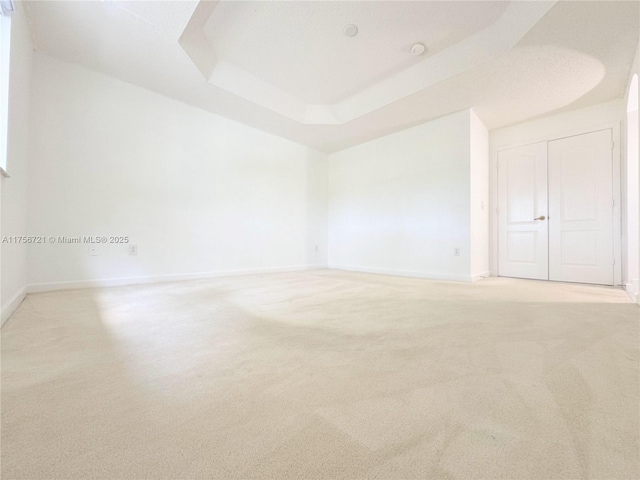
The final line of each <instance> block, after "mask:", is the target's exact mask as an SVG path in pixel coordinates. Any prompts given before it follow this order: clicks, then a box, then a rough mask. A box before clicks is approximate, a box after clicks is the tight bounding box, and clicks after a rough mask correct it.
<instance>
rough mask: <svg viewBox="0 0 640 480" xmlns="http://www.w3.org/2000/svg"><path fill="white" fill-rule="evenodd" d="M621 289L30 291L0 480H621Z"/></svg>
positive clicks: (630, 445) (273, 284) (286, 282)
mask: <svg viewBox="0 0 640 480" xmlns="http://www.w3.org/2000/svg"><path fill="white" fill-rule="evenodd" d="M639 321H640V310H639V308H638V307H637V306H636V305H633V304H631V303H630V302H629V301H628V299H627V297H626V295H625V294H624V292H623V291H622V290H620V289H613V288H606V287H593V286H581V285H569V284H559V283H551V282H535V281H524V280H513V279H502V278H491V279H487V280H485V281H483V282H480V283H477V284H473V285H471V284H456V283H447V282H431V281H426V280H420V279H408V278H398V277H385V276H378V275H367V274H357V273H348V272H337V271H331V270H318V271H310V272H300V273H287V274H273V275H262V276H249V277H235V278H224V279H216V280H206V281H192V282H180V283H173V284H160V285H151V286H132V287H121V288H111V289H103V290H76V291H63V292H52V293H42V294H34V295H29V296H28V297H27V299H26V300H25V302H24V303H23V304H22V306H21V307H20V308H19V310H18V311H17V312H16V314H15V315H14V316H13V317H12V318H11V319H10V320H9V322H8V323H7V324H6V325H5V327H4V328H3V329H2V406H1V410H2V478H3V479H12V478H20V479H53V478H65V479H66V478H69V479H89V478H104V479H141V478H148V479H161V478H173V479H189V478H240V477H241V478H271V479H286V478H296V479H306V478H381V479H393V478H397V479H404V478H406V479H409V478H438V479H466V478H485V479H494V478H509V479H525V478H530V479H552V478H558V479H574V478H575V479H577V478H599V479H614V478H615V479H637V478H638V477H639V476H640V473H639V444H638V430H639V427H640V424H639V417H640V411H639V408H640V407H639V401H640V398H639V397H640V396H639V393H640V391H639V389H640V387H639V355H638V353H639V344H640V336H639V329H638V324H639Z"/></svg>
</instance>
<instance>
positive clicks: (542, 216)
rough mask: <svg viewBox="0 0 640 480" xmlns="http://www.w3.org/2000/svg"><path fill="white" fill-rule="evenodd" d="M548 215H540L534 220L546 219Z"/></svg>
mask: <svg viewBox="0 0 640 480" xmlns="http://www.w3.org/2000/svg"><path fill="white" fill-rule="evenodd" d="M546 218H547V217H545V216H544V215H540V216H539V217H538V218H534V220H545V219H546Z"/></svg>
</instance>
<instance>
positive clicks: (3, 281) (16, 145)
mask: <svg viewBox="0 0 640 480" xmlns="http://www.w3.org/2000/svg"><path fill="white" fill-rule="evenodd" d="M14 3H15V8H16V10H15V12H14V13H13V15H12V18H11V56H10V69H9V75H10V78H9V112H8V114H9V121H8V144H7V171H8V173H9V174H10V176H11V177H10V178H2V179H1V180H0V232H1V233H0V235H1V236H2V237H9V236H16V235H17V236H23V235H26V233H27V157H28V145H29V143H28V140H29V139H28V132H29V83H30V78H31V72H30V71H31V59H32V56H33V46H32V43H31V38H30V36H29V30H28V26H27V21H26V17H25V14H24V10H23V5H22V2H14ZM26 251H27V249H26V246H25V245H24V244H10V243H3V244H2V247H1V256H0V259H1V261H0V299H1V300H0V304H1V306H2V314H1V321H2V323H4V322H5V321H6V320H7V319H8V318H9V316H10V315H11V314H12V313H13V311H14V310H15V309H16V308H17V307H18V305H19V304H20V302H21V301H22V299H23V298H24V295H25V287H26V285H27V268H26Z"/></svg>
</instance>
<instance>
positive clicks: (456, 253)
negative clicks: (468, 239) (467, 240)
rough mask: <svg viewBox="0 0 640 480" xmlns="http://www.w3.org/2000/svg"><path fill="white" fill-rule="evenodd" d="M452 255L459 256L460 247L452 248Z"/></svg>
mask: <svg viewBox="0 0 640 480" xmlns="http://www.w3.org/2000/svg"><path fill="white" fill-rule="evenodd" d="M453 256H454V257H459V256H460V247H456V248H454V249H453Z"/></svg>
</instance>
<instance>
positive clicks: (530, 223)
mask: <svg viewBox="0 0 640 480" xmlns="http://www.w3.org/2000/svg"><path fill="white" fill-rule="evenodd" d="M546 217H547V142H541V143H536V144H532V145H526V146H523V147H516V148H512V149H509V150H503V151H501V152H499V153H498V219H499V220H498V221H499V224H498V251H499V254H498V275H500V276H503V277H519V278H533V279H538V280H547V279H548V278H549V270H548V268H549V263H548V246H549V240H548V222H547V219H546Z"/></svg>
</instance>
